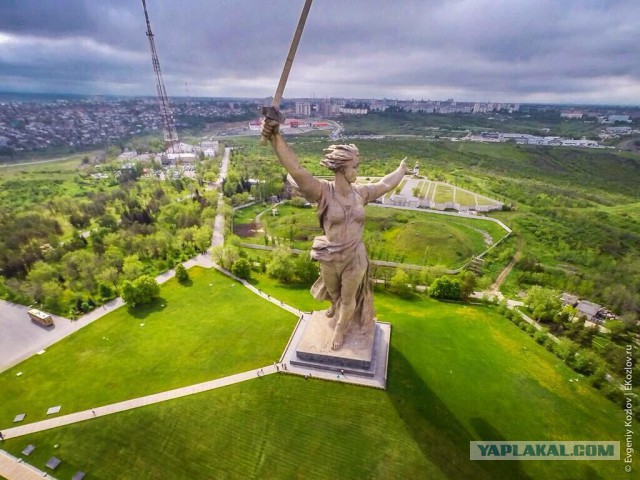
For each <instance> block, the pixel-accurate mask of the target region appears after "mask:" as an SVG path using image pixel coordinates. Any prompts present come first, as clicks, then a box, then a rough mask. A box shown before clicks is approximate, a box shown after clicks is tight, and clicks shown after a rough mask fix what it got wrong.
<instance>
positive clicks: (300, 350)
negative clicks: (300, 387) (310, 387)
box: [288, 311, 391, 383]
mask: <svg viewBox="0 0 640 480" xmlns="http://www.w3.org/2000/svg"><path fill="white" fill-rule="evenodd" d="M330 320H331V319H329V318H328V317H327V316H326V315H325V312H324V311H316V312H312V313H311V314H304V315H303V317H302V318H301V319H300V322H299V323H298V328H297V331H296V334H295V335H294V337H297V338H296V341H295V342H293V343H294V344H293V345H291V347H292V349H291V350H292V351H291V352H290V356H289V359H288V360H289V363H290V364H291V365H294V366H298V367H307V368H314V369H320V370H326V371H333V372H338V373H342V374H350V375H357V376H361V377H369V378H373V377H375V376H379V375H382V377H383V379H384V380H385V383H386V363H387V357H388V352H389V340H390V333H391V326H390V325H389V324H387V323H380V322H374V324H373V325H371V326H370V328H369V329H368V331H362V330H361V329H360V328H359V327H358V326H356V325H350V326H349V328H348V329H347V331H346V332H345V336H344V341H343V344H342V346H341V347H340V348H339V349H337V350H333V349H332V348H331V347H332V340H333V334H334V330H333V328H332V327H331V325H330Z"/></svg>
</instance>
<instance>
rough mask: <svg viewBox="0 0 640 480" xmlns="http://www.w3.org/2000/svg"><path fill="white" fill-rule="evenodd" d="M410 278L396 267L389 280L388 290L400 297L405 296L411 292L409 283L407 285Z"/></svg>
mask: <svg viewBox="0 0 640 480" xmlns="http://www.w3.org/2000/svg"><path fill="white" fill-rule="evenodd" d="M409 282H410V278H409V275H408V274H407V272H405V271H404V270H402V269H400V268H398V269H397V270H396V273H395V275H394V276H393V277H391V279H390V280H389V290H391V291H392V292H393V293H395V294H398V295H400V296H402V297H407V296H409V295H410V294H411V290H412V289H411V285H409Z"/></svg>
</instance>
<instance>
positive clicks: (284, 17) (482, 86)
mask: <svg viewBox="0 0 640 480" xmlns="http://www.w3.org/2000/svg"><path fill="white" fill-rule="evenodd" d="M302 3H303V2H302V1H301V0H273V1H271V2H263V1H258V0H233V1H232V0H218V1H211V0H182V1H180V2H177V1H169V0H164V1H161V0H148V1H147V8H148V10H149V15H150V18H151V23H152V28H153V32H154V34H155V40H156V46H157V48H158V53H159V57H160V63H161V65H162V70H163V74H164V76H165V82H166V84H167V90H168V92H169V94H170V95H185V82H188V84H189V91H190V93H191V94H192V95H216V96H217V95H228V96H267V95H270V94H272V93H273V90H274V89H275V85H276V83H277V80H278V77H279V74H280V70H281V68H282V63H283V61H284V57H285V55H286V52H287V50H288V44H289V41H290V39H291V36H292V33H293V29H294V27H295V24H296V22H297V19H298V15H299V13H300V9H301V7H302ZM636 10H637V4H636V2H635V1H631V0H629V1H625V0H620V1H596V0H563V1H562V2H558V1H553V0H448V1H424V0H421V1H418V0H415V1H413V0H397V1H393V2H391V1H386V0H379V1H373V0H350V1H344V0H316V1H315V2H314V5H313V6H312V9H311V13H310V15H309V20H308V23H307V26H306V29H305V33H304V36H303V40H302V43H301V45H300V48H299V50H298V56H297V58H296V62H295V64H294V67H293V71H292V73H291V76H290V80H289V84H288V85H287V90H286V92H285V95H286V96H290V97H291V96H307V95H309V94H311V93H314V94H315V95H316V96H355V97H369V96H375V97H388V98H393V97H398V98H425V99H426V98H431V99H437V98H443V97H454V98H456V99H459V100H489V99H490V100H495V101H514V102H526V101H549V102H551V101H553V102H580V101H585V102H602V103H633V104H638V103H640V64H639V63H638V62H637V60H636V59H637V58H638V57H639V55H638V54H639V53H640V30H638V29H637V28H636V25H635V23H636V22H635V18H636V16H637V12H636ZM145 28H146V27H145V23H144V15H143V11H142V6H141V3H140V2H139V1H131V0H108V1H97V0H93V1H92V0H58V1H54V0H39V1H37V0H5V1H3V2H2V3H0V90H23V89H30V90H33V91H58V92H78V93H113V94H153V92H154V83H153V81H154V80H153V72H152V69H151V61H150V55H149V45H148V42H147V39H146V36H145Z"/></svg>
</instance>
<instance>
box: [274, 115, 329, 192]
mask: <svg viewBox="0 0 640 480" xmlns="http://www.w3.org/2000/svg"><path fill="white" fill-rule="evenodd" d="M271 123H272V121H271V120H269V119H265V121H264V124H263V127H262V131H263V135H265V134H266V135H265V136H266V137H268V138H269V141H270V142H271V146H272V147H273V150H274V151H275V152H276V156H277V157H278V160H279V161H280V163H281V164H282V166H283V167H284V168H285V169H286V170H287V172H289V174H290V175H291V176H292V177H293V179H294V180H295V181H296V183H297V184H298V188H299V189H300V192H301V193H302V194H303V195H304V197H305V198H306V199H307V200H309V201H311V202H315V201H317V200H318V199H319V198H320V195H321V193H322V184H321V183H320V181H319V180H318V179H317V178H315V177H314V176H313V175H311V173H309V171H308V170H307V169H305V168H304V167H303V166H302V165H300V161H299V160H298V157H297V156H296V154H295V153H294V152H293V150H291V147H289V145H288V144H287V142H286V141H285V139H284V138H283V137H282V135H281V134H280V132H279V129H278V127H277V122H276V125H271Z"/></svg>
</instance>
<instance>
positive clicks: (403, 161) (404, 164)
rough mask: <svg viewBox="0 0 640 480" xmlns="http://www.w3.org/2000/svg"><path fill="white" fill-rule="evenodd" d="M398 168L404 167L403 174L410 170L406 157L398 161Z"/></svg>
mask: <svg viewBox="0 0 640 480" xmlns="http://www.w3.org/2000/svg"><path fill="white" fill-rule="evenodd" d="M400 168H402V169H404V174H405V175H407V174H408V173H410V172H411V170H409V167H407V157H404V158H403V159H402V161H401V162H400Z"/></svg>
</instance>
